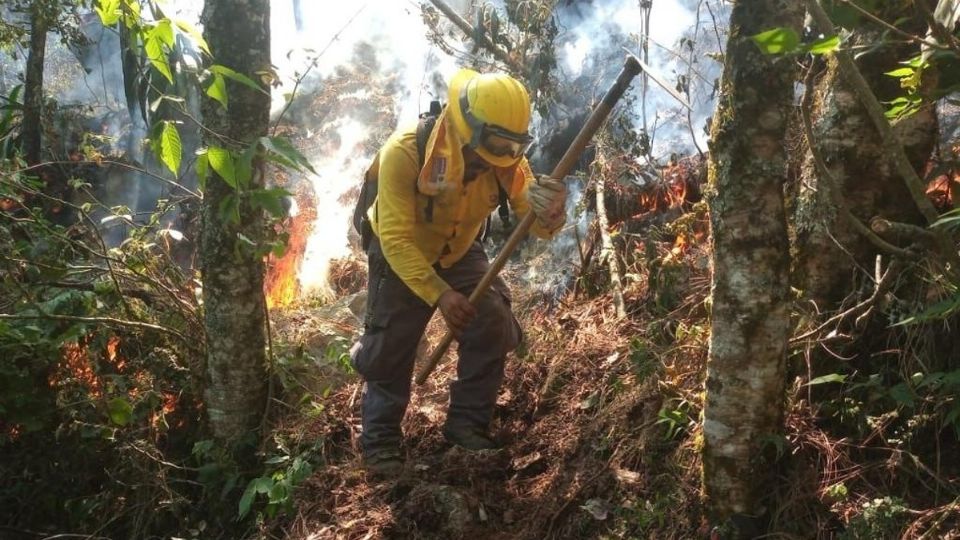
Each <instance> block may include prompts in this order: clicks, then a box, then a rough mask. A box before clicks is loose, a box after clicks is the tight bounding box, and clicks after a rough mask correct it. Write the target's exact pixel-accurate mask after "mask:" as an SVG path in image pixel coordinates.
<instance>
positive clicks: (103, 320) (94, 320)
mask: <svg viewBox="0 0 960 540" xmlns="http://www.w3.org/2000/svg"><path fill="white" fill-rule="evenodd" d="M38 319H39V320H49V321H65V322H79V323H89V324H112V325H116V326H126V327H129V328H139V329H141V330H152V331H154V332H160V333H161V334H167V335H170V336H174V337H176V338H178V339H180V340H181V341H183V342H184V343H185V344H186V345H188V346H189V347H190V348H191V349H196V345H195V343H196V340H191V339H188V338H187V336H185V335H183V334H181V333H180V332H178V331H176V330H174V329H172V328H167V327H166V326H160V325H158V324H151V323H146V322H142V321H125V320H123V319H115V318H113V317H79V316H75V315H54V314H48V313H42V314H40V313H38V314H36V315H30V314H17V315H12V314H8V313H0V320H2V321H23V320H27V321H29V320H38Z"/></svg>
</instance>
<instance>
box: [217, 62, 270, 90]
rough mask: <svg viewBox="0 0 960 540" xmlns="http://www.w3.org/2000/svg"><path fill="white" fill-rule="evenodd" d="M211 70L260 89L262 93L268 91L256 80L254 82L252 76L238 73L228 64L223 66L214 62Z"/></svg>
mask: <svg viewBox="0 0 960 540" xmlns="http://www.w3.org/2000/svg"><path fill="white" fill-rule="evenodd" d="M210 71H212V72H213V73H216V74H217V75H222V76H224V77H226V78H228V79H231V80H234V81H237V82H238V83H240V84H242V85H244V86H247V87H249V88H252V89H254V90H256V91H258V92H261V93H265V92H266V91H265V90H264V89H263V87H262V86H260V85H258V84H257V83H256V82H254V80H253V79H251V78H250V77H247V76H246V75H244V74H243V73H237V72H236V71H234V70H232V69H230V68H228V67H227V66H221V65H219V64H214V65H212V66H210Z"/></svg>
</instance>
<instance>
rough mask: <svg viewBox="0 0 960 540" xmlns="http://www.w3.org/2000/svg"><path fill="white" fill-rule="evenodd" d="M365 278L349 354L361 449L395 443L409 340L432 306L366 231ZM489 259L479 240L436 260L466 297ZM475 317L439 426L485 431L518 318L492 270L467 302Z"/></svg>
mask: <svg viewBox="0 0 960 540" xmlns="http://www.w3.org/2000/svg"><path fill="white" fill-rule="evenodd" d="M367 256H368V268H369V280H368V287H367V290H368V293H367V309H366V318H365V320H364V333H363V336H361V337H360V341H359V342H358V343H357V344H356V346H355V347H354V348H353V351H352V354H351V361H352V363H353V366H354V368H355V369H356V370H357V372H358V373H360V375H361V376H362V377H363V380H364V385H363V397H362V400H361V416H362V424H363V433H362V434H361V436H360V445H361V447H362V449H363V451H364V453H365V454H369V453H371V452H376V451H379V450H385V449H395V448H397V446H398V445H399V444H400V438H401V432H400V421H401V420H402V419H403V415H404V413H405V412H406V409H407V403H409V401H410V379H411V376H412V374H413V365H414V360H415V358H416V350H417V345H418V343H419V342H420V336H421V335H422V334H423V331H424V329H425V328H426V326H427V323H428V322H429V321H430V317H431V316H432V315H433V311H434V309H435V308H434V307H432V306H428V305H427V304H426V303H425V302H424V301H423V300H421V299H420V298H419V297H418V296H416V295H415V294H414V293H413V292H412V291H411V290H410V289H409V288H408V287H407V286H406V284H404V283H403V281H402V280H400V278H399V277H397V275H396V274H395V273H394V272H393V270H392V269H391V268H390V265H388V264H387V261H386V259H384V256H383V251H382V250H381V248H380V242H379V240H378V239H377V238H376V237H374V238H373V239H372V240H371V242H370V247H369V249H368V252H367ZM488 267H489V261H488V260H487V255H486V253H484V251H483V247H482V246H481V245H480V243H479V242H474V244H473V245H472V246H471V247H470V249H469V250H468V251H467V253H466V254H465V255H464V256H463V258H461V259H460V260H459V261H457V262H456V263H455V264H454V265H453V266H451V267H450V268H440V267H439V265H438V266H437V267H436V269H437V273H438V274H439V275H440V277H441V278H443V280H444V281H446V282H447V283H448V284H450V286H451V287H452V288H453V289H455V290H457V291H459V292H460V293H462V294H464V295H467V296H469V295H470V293H471V292H473V289H474V287H475V286H476V285H477V283H479V282H480V278H481V277H483V274H484V273H485V272H486V271H487V268H488ZM475 307H476V308H477V316H476V318H475V319H474V320H473V322H471V323H470V325H469V326H468V327H467V328H466V329H465V330H464V332H463V335H462V336H461V337H460V340H459V343H460V346H459V354H460V358H459V361H458V363H457V378H456V380H455V381H454V382H453V383H451V385H450V407H449V409H448V412H447V425H448V426H450V427H454V428H464V429H480V430H486V429H487V428H488V426H489V424H490V420H491V418H492V416H493V408H494V405H495V404H496V400H497V392H498V390H499V388H500V383H501V381H502V380H503V364H504V360H505V358H506V355H507V353H508V352H510V351H512V350H513V349H515V348H516V347H517V345H519V343H520V339H521V332H520V324H519V323H518V322H517V320H516V319H515V318H514V316H513V313H512V312H511V311H510V291H509V289H508V288H507V285H506V283H504V282H503V280H502V279H501V278H500V277H497V278H496V279H495V280H494V282H493V285H492V286H491V287H490V289H489V290H487V292H486V293H485V294H484V295H483V296H482V297H481V298H480V299H479V300H478V301H477V302H476V303H475Z"/></svg>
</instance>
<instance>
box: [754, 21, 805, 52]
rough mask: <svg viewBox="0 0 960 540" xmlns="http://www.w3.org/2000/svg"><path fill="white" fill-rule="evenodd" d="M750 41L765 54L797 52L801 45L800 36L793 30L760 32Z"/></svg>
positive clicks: (777, 29)
mask: <svg viewBox="0 0 960 540" xmlns="http://www.w3.org/2000/svg"><path fill="white" fill-rule="evenodd" d="M750 39H752V40H753V42H754V43H756V44H757V47H759V48H760V51H761V52H763V53H764V54H784V53H790V52H794V51H796V50H797V47H798V46H799V45H800V36H799V35H798V34H797V32H796V31H795V30H793V29H792V28H784V27H780V28H774V29H772V30H767V31H766V32H760V33H759V34H757V35H755V36H751V37H750Z"/></svg>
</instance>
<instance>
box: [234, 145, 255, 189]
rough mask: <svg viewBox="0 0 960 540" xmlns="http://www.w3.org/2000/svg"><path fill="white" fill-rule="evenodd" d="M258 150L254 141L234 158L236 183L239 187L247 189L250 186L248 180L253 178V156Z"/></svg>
mask: <svg viewBox="0 0 960 540" xmlns="http://www.w3.org/2000/svg"><path fill="white" fill-rule="evenodd" d="M258 151H259V148H258V146H257V145H256V143H254V144H252V145H250V146H248V147H247V149H246V150H244V151H243V153H242V154H240V157H239V158H238V159H237V160H236V163H235V165H236V170H237V185H238V186H240V188H241V189H248V188H249V187H250V180H251V179H253V158H254V157H255V156H256V155H257V153H258Z"/></svg>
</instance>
